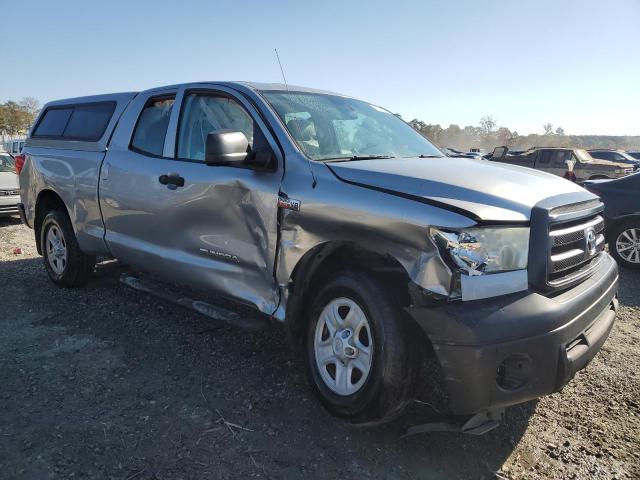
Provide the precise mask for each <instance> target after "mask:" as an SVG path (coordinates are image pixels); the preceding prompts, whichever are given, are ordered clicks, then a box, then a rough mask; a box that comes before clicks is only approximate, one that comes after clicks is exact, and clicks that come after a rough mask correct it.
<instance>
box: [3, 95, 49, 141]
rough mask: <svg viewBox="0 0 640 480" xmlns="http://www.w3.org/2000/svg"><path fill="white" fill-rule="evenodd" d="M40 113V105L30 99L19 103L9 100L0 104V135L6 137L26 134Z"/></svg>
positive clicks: (27, 98)
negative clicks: (5, 135) (6, 135)
mask: <svg viewBox="0 0 640 480" xmlns="http://www.w3.org/2000/svg"><path fill="white" fill-rule="evenodd" d="M39 111H40V103H39V102H38V101H37V100H36V99H35V98H32V97H26V98H23V99H22V100H21V101H20V102H14V101H12V100H9V101H8V102H6V103H3V104H0V133H2V134H8V135H20V134H26V133H27V131H28V130H29V127H30V126H31V124H32V123H33V122H34V120H35V119H36V116H37V115H38V112H39Z"/></svg>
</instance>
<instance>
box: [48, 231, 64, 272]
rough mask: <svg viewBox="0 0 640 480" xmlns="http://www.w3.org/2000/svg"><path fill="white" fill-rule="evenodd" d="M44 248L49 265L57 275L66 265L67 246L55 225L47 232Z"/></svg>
mask: <svg viewBox="0 0 640 480" xmlns="http://www.w3.org/2000/svg"><path fill="white" fill-rule="evenodd" d="M46 248H47V259H48V261H49V266H50V267H51V269H52V270H53V271H54V272H55V273H57V274H58V275H60V274H62V273H63V272H64V269H65V267H66V266H67V246H66V244H65V240H64V237H63V235H62V232H61V231H60V229H59V228H58V226H57V225H52V226H51V227H50V228H49V231H48V232H47V238H46Z"/></svg>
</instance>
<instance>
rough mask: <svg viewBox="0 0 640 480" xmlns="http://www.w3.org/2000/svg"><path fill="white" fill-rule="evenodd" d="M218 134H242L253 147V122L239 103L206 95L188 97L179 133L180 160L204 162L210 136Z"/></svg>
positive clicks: (190, 95)
mask: <svg viewBox="0 0 640 480" xmlns="http://www.w3.org/2000/svg"><path fill="white" fill-rule="evenodd" d="M218 130H233V131H236V132H242V133H244V135H245V137H247V140H248V141H249V147H253V137H254V122H253V119H252V118H251V116H250V115H249V113H247V111H246V110H245V109H244V108H243V107H242V106H241V105H240V104H239V103H238V102H237V101H235V100H234V99H232V98H229V97H226V96H220V95H213V94H206V93H192V94H189V95H187V96H186V98H185V101H184V107H183V111H182V116H181V120H180V128H179V133H178V158H182V159H187V160H198V161H204V149H205V145H206V143H207V135H209V134H210V133H213V132H216V131H218Z"/></svg>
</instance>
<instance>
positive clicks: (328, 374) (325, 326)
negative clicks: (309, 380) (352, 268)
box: [313, 298, 373, 396]
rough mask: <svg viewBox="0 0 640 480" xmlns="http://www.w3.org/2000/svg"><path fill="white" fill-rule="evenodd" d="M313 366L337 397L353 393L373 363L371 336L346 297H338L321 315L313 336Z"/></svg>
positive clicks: (355, 306)
mask: <svg viewBox="0 0 640 480" xmlns="http://www.w3.org/2000/svg"><path fill="white" fill-rule="evenodd" d="M313 347H314V353H315V359H316V365H317V366H318V369H319V371H320V376H321V377H322V380H323V381H324V383H325V385H326V386H327V387H328V388H329V389H330V390H331V391H333V392H334V393H336V394H338V395H344V396H346V395H352V394H354V393H356V392H357V391H358V390H360V388H362V386H363V385H364V383H365V381H366V380H367V378H368V376H369V373H370V371H371V366H372V363H373V337H372V335H371V327H370V326H369V320H368V319H367V317H366V315H365V313H364V311H363V310H362V308H360V306H359V305H358V304H357V303H356V302H354V301H353V300H351V299H349V298H337V299H335V300H332V301H331V302H329V303H328V304H327V306H326V307H325V308H324V309H323V311H322V313H321V314H320V318H319V319H318V322H317V324H316V331H315V336H314V346H313Z"/></svg>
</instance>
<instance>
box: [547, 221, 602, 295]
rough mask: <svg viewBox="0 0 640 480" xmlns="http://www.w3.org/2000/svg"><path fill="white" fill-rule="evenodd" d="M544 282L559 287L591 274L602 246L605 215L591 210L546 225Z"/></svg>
mask: <svg viewBox="0 0 640 480" xmlns="http://www.w3.org/2000/svg"><path fill="white" fill-rule="evenodd" d="M549 240H550V241H549V266H548V269H547V283H548V284H549V285H550V286H552V287H560V286H562V285H566V284H569V283H573V282H575V281H578V280H579V279H580V278H582V277H586V276H587V275H589V274H590V272H591V270H592V269H593V267H594V266H595V264H596V263H597V262H598V260H599V258H600V255H599V254H600V252H602V251H603V250H604V247H605V240H604V218H602V216H601V215H599V214H591V215H587V216H585V217H582V218H578V219H573V220H569V221H566V222H558V223H553V224H552V225H551V226H550V229H549Z"/></svg>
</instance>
